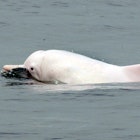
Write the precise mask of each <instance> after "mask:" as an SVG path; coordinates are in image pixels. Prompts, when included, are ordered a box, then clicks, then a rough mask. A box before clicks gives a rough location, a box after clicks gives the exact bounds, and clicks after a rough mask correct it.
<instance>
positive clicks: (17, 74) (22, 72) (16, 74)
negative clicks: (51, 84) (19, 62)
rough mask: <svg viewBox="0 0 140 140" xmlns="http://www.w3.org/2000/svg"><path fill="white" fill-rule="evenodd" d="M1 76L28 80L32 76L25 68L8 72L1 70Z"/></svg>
mask: <svg viewBox="0 0 140 140" xmlns="http://www.w3.org/2000/svg"><path fill="white" fill-rule="evenodd" d="M1 76H3V77H5V78H24V79H30V78H31V77H32V76H31V74H30V73H29V71H28V70H27V69H26V68H22V67H18V68H13V69H10V70H6V69H3V70H2V71H1Z"/></svg>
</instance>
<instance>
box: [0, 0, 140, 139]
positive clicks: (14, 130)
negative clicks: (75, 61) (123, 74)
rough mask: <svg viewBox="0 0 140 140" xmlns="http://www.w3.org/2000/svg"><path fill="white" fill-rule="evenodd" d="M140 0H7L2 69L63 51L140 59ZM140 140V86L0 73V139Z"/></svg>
mask: <svg viewBox="0 0 140 140" xmlns="http://www.w3.org/2000/svg"><path fill="white" fill-rule="evenodd" d="M139 44H140V1H139V0H127V1H126V0H125V1H123V0H20V1H19V0H12V1H10V0H0V68H1V69H2V67H3V65H5V64H22V63H23V62H24V60H25V59H26V58H27V56H29V55H30V54H31V53H32V52H34V51H36V50H41V49H42V50H48V49H64V50H68V51H73V52H77V53H80V54H83V55H86V56H89V57H91V58H94V59H99V60H102V61H105V62H108V63H112V64H116V65H129V64H136V63H140V62H139V60H140V47H139ZM7 139H10V140H25V139H26V140H139V139H140V84H139V83H126V84H102V85H78V86H72V85H51V84H49V85H46V84H41V83H34V82H33V81H31V80H20V79H6V78H3V77H0V140H7Z"/></svg>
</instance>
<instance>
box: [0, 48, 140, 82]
mask: <svg viewBox="0 0 140 140" xmlns="http://www.w3.org/2000/svg"><path fill="white" fill-rule="evenodd" d="M16 67H25V68H26V69H28V71H29V72H30V74H31V75H32V77H33V78H34V79H36V80H38V81H41V82H44V83H46V82H52V83H56V82H57V83H59V82H60V83H67V84H95V83H113V82H117V83H121V82H139V81H140V64H137V65H131V66H116V65H112V64H107V63H105V62H101V61H98V60H94V59H91V58H89V57H86V56H83V55H80V54H76V53H72V52H67V51H62V50H48V51H36V52H34V53H33V54H31V55H30V56H29V57H28V58H27V59H26V61H25V62H24V64H23V65H5V66H4V67H3V69H4V70H7V71H8V70H10V69H12V68H16Z"/></svg>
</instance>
